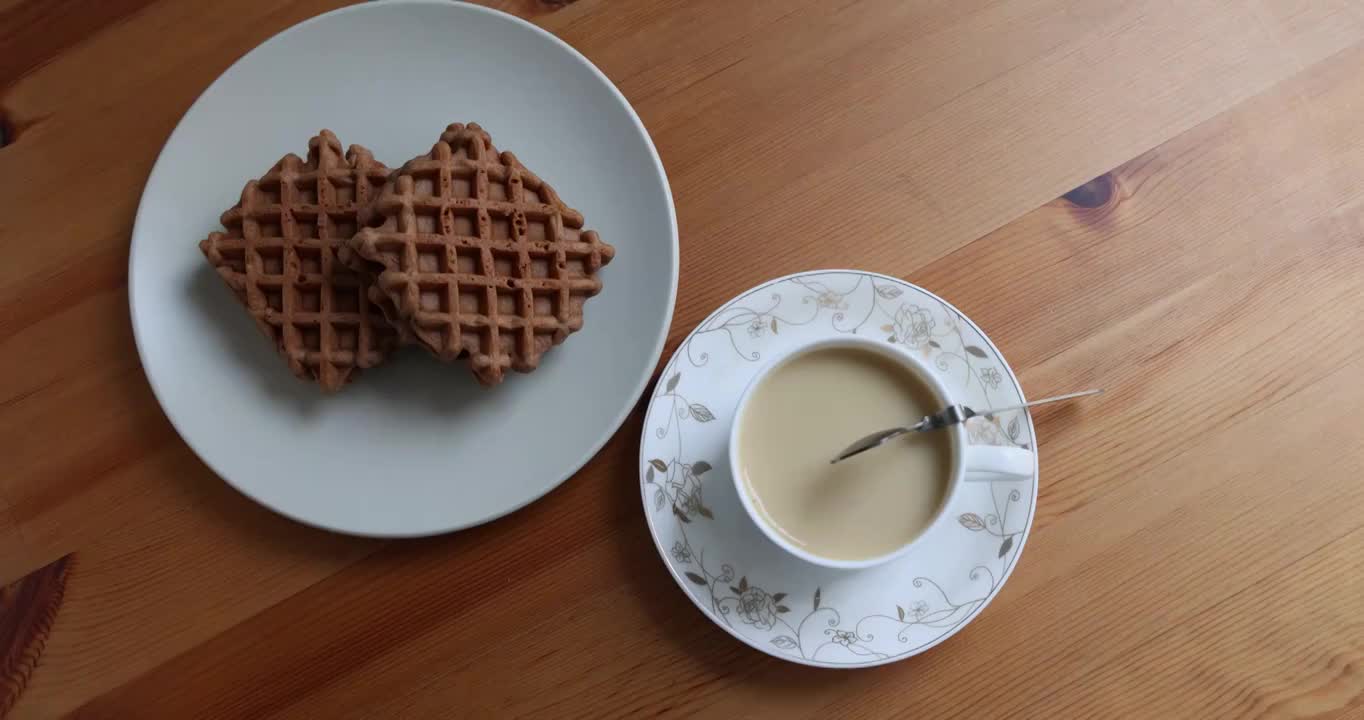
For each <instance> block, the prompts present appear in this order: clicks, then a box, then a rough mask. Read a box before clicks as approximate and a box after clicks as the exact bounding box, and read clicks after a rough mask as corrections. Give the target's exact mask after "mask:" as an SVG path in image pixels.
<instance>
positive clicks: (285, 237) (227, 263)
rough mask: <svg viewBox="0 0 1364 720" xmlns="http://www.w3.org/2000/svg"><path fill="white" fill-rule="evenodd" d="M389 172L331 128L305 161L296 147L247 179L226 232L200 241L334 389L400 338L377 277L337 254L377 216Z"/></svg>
mask: <svg viewBox="0 0 1364 720" xmlns="http://www.w3.org/2000/svg"><path fill="white" fill-rule="evenodd" d="M388 175H389V170H388V168H386V167H384V165H383V164H382V163H379V162H378V161H376V160H375V159H374V157H373V156H372V155H371V154H370V152H369V151H368V150H366V149H365V148H363V147H360V146H359V145H352V146H351V147H350V151H349V152H347V153H346V155H345V156H344V157H342V155H341V142H340V141H339V140H337V138H336V136H335V135H333V134H332V132H331V131H330V130H323V131H322V132H321V133H320V134H319V135H318V136H317V137H314V138H313V139H312V140H310V141H309V142H308V159H307V161H306V162H305V161H304V160H302V159H300V158H299V157H298V156H297V155H294V154H293V153H290V154H288V155H285V156H284V158H283V159H281V160H280V161H279V162H278V163H275V166H274V167H273V168H271V169H270V171H269V172H268V173H266V174H265V176H264V177H262V178H260V179H259V180H252V181H251V182H248V183H247V184H246V187H245V188H244V189H243V190H242V196H241V201H240V202H238V203H237V205H236V206H235V207H233V208H232V209H230V210H228V211H227V212H225V213H223V215H222V218H221V220H222V224H223V227H225V228H226V229H227V232H215V233H212V234H210V235H209V236H208V238H207V239H205V240H203V241H202V242H200V243H199V249H200V250H202V251H203V253H204V256H205V257H207V258H208V261H209V263H211V264H212V265H213V267H214V269H216V270H217V271H218V274H219V275H220V276H222V278H223V280H224V281H226V282H227V285H228V287H230V288H232V291H233V292H234V293H236V295H237V298H238V299H240V300H241V302H242V304H243V305H245V306H246V309H247V310H248V311H249V312H250V313H251V316H252V317H253V318H255V320H256V325H258V326H259V327H260V329H261V331H262V332H264V333H265V335H266V336H267V337H269V338H270V339H271V340H273V341H274V342H275V344H276V345H277V346H278V347H279V351H280V354H281V355H283V356H284V358H285V359H286V360H287V361H288V363H289V368H290V370H292V371H293V373H294V374H295V375H297V376H298V377H299V378H302V379H305V380H313V381H316V382H317V383H318V384H319V385H321V386H322V389H323V390H326V391H328V392H331V391H335V390H337V389H338V388H340V387H341V386H342V385H344V384H346V382H347V381H348V380H350V378H351V377H352V376H353V375H355V374H356V372H357V371H358V370H359V369H361V368H368V367H373V366H375V365H378V364H379V363H381V362H383V360H384V358H386V357H387V356H388V355H389V353H390V352H392V350H393V349H394V347H395V346H396V345H397V340H398V334H397V332H396V331H395V330H394V329H393V328H392V327H391V326H390V325H389V324H388V323H387V322H386V321H385V320H384V316H383V314H382V313H381V312H380V310H379V309H378V308H376V307H375V305H374V304H373V303H372V302H370V300H369V296H368V290H369V284H370V282H369V279H368V278H367V277H366V276H365V275H363V274H361V273H356V272H355V271H353V270H352V269H350V268H349V267H346V266H345V265H344V264H343V263H341V262H339V261H338V260H337V258H336V252H337V250H338V249H339V248H340V247H342V244H343V243H344V242H346V241H348V240H350V238H351V237H352V236H353V235H354V234H355V231H356V230H357V229H358V228H359V227H360V226H362V225H364V224H365V223H366V222H368V221H369V220H370V217H371V211H370V204H371V201H372V199H373V197H374V196H375V195H377V194H378V190H379V188H381V187H382V186H383V184H384V182H385V181H386V180H387V178H388Z"/></svg>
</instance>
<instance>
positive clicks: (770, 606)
mask: <svg viewBox="0 0 1364 720" xmlns="http://www.w3.org/2000/svg"><path fill="white" fill-rule="evenodd" d="M848 333H855V334H858V335H861V336H870V337H879V338H882V339H884V340H885V341H886V342H890V343H897V344H900V345H903V346H905V347H907V348H910V349H911V350H912V351H915V352H917V353H920V354H921V355H922V357H924V358H925V359H926V360H927V361H928V363H929V364H930V365H931V366H932V367H933V368H935V369H936V371H937V372H938V373H940V375H941V377H942V379H943V380H944V382H945V383H946V384H947V385H948V386H949V387H951V388H952V389H953V391H954V392H956V393H957V394H958V396H959V397H960V399H961V401H963V402H965V403H966V404H968V405H973V406H977V407H981V406H983V407H990V406H991V405H995V406H998V405H1005V404H1014V403H1018V402H1022V392H1021V390H1020V388H1019V385H1018V380H1017V378H1015V377H1014V374H1013V372H1012V371H1011V370H1010V369H1009V367H1008V365H1006V364H1005V362H1004V359H1003V358H1002V357H1001V356H1000V354H999V351H998V350H996V349H995V347H994V346H993V345H992V344H991V343H990V342H989V340H988V339H986V338H985V336H984V335H983V334H982V333H981V332H980V330H979V329H978V328H976V326H975V325H974V324H972V323H971V322H970V321H969V320H967V319H966V318H965V317H964V316H962V315H961V313H960V312H958V311H957V310H956V308H953V307H952V306H951V305H948V304H947V303H946V302H944V301H943V300H942V299H940V298H938V297H937V296H935V295H933V294H932V293H929V292H927V291H925V290H923V289H921V288H918V287H916V286H914V285H911V284H909V283H906V282H904V281H902V280H899V279H896V278H891V277H887V276H883V275H877V274H874V273H866V272H857V271H845V270H830V271H817V272H811V273H803V274H799V275H792V276H789V277H785V278H781V279H778V280H774V281H772V282H769V283H766V284H764V285H761V286H759V287H757V288H754V289H752V290H749V291H748V292H746V293H744V294H743V295H741V296H739V297H738V298H735V299H734V300H732V301H730V302H729V303H728V304H726V305H725V306H724V307H722V308H720V309H719V310H717V311H716V312H715V313H714V314H712V315H711V316H710V317H709V318H707V319H706V320H705V321H704V322H702V323H701V325H699V326H698V327H697V328H696V329H695V330H693V331H692V333H691V335H689V336H688V337H687V339H686V340H685V341H683V343H682V345H681V347H679V348H678V350H677V352H676V353H675V354H674V355H673V357H672V359H671V360H670V361H669V362H668V364H667V366H666V367H665V368H664V371H663V374H662V379H661V380H660V382H659V384H658V387H657V388H656V389H655V391H654V395H653V397H652V398H651V400H650V403H649V408H648V410H647V413H646V416H645V425H644V432H643V438H642V440H641V443H640V466H641V467H640V479H641V490H642V493H643V499H644V507H645V514H646V516H647V518H648V522H649V527H650V530H651V532H652V533H653V536H654V542H655V543H656V544H657V545H658V548H659V551H660V554H661V555H662V557H663V560H664V562H665V563H666V564H667V566H668V569H669V570H670V571H671V572H672V574H673V576H674V578H676V579H677V581H678V584H679V585H680V586H681V587H682V588H683V591H684V592H686V593H687V595H688V596H689V597H690V598H691V599H692V600H693V601H694V602H695V603H696V604H697V606H698V607H699V608H700V609H701V610H702V612H704V613H705V614H706V615H707V616H708V617H710V618H711V619H712V620H713V621H715V622H716V623H717V624H719V625H720V626H721V627H722V628H724V629H725V630H727V631H729V632H730V633H731V634H733V635H734V636H736V637H738V638H739V639H741V640H743V641H744V642H747V643H748V644H750V645H752V646H753V647H755V648H757V649H759V650H762V651H763V652H766V653H768V654H771V655H775V656H777V657H781V658H785V659H789V660H792V661H795V662H802V663H805V664H810V665H819V666H828V667H859V666H868V665H878V664H881V663H885V662H890V661H893V660H897V659H901V658H905V657H908V656H911V655H914V654H917V653H919V652H922V651H924V650H926V649H928V648H930V647H932V646H934V645H936V644H937V643H939V642H942V641H943V640H945V639H947V638H948V637H950V636H951V635H952V634H954V633H955V632H957V631H958V630H960V629H961V628H962V627H964V626H965V625H966V623H967V622H969V621H970V620H971V619H972V618H974V617H975V616H976V615H977V614H979V612H980V611H981V610H982V609H983V608H984V607H985V605H986V604H987V603H988V602H989V601H990V599H991V598H993V597H994V595H995V593H997V592H998V591H999V589H1000V587H1001V586H1002V585H1003V583H1004V581H1005V580H1006V579H1007V578H1008V576H1009V573H1010V572H1011V571H1012V570H1013V568H1014V566H1015V565H1016V563H1017V562H1018V557H1019V554H1020V553H1021V552H1022V549H1023V543H1024V540H1025V539H1026V536H1027V532H1028V529H1029V528H1030V527H1031V525H1032V516H1033V508H1034V506H1035V503H1036V499H1037V475H1036V472H1035V471H1034V473H1033V476H1032V477H1031V478H1030V479H1028V480H1025V481H1018V480H1008V479H1000V480H998V481H994V482H990V483H970V484H968V486H967V487H966V488H964V489H963V492H961V493H959V495H958V497H957V499H956V500H955V504H954V506H953V507H952V508H950V509H949V512H950V514H951V517H954V518H955V519H956V522H955V523H950V524H949V523H940V524H939V525H936V526H934V527H933V528H930V529H929V530H928V531H927V532H926V534H925V535H924V542H922V543H920V547H919V548H918V549H916V550H915V551H913V552H912V553H911V554H909V555H907V556H906V557H904V558H901V559H899V560H896V561H895V562H892V563H889V564H886V565H883V566H880V567H876V568H871V569H868V570H862V571H851V572H850V571H842V570H834V569H828V568H821V567H817V566H813V565H809V564H807V563H804V562H801V561H800V560H798V559H796V558H794V557H791V556H790V555H788V554H787V553H785V552H784V551H782V550H781V549H780V548H778V547H777V546H776V545H774V544H773V543H772V542H771V541H769V540H768V539H767V538H766V537H765V536H764V535H763V534H762V532H761V531H760V530H759V529H758V528H757V527H755V526H753V524H752V521H751V520H750V519H749V517H748V516H747V515H746V514H745V513H744V510H743V507H742V506H741V504H740V501H739V498H738V496H737V494H736V491H735V489H734V484H733V482H732V480H731V478H730V477H729V473H730V469H729V468H728V467H727V463H728V460H727V443H728V432H729V425H730V422H731V420H732V418H733V414H734V410H735V405H736V404H737V403H738V399H739V396H740V395H741V394H742V392H743V389H744V388H745V387H746V386H747V384H748V383H749V381H751V380H752V378H753V376H754V375H755V374H756V373H757V372H758V370H759V369H760V368H761V367H762V365H763V360H764V358H765V357H769V356H775V355H777V354H780V352H781V351H783V350H784V349H786V348H788V347H792V346H794V345H795V344H797V343H800V342H804V341H808V340H812V339H817V338H821V337H831V336H837V335H839V334H848ZM967 435H968V438H969V440H970V442H971V443H973V444H991V445H1014V446H1017V447H1022V448H1031V447H1032V446H1033V427H1032V419H1031V417H1030V416H1029V415H1028V414H1027V412H1026V411H1017V412H1013V413H1007V414H1004V415H1003V416H1002V417H995V418H993V419H990V420H986V419H984V418H975V419H973V420H972V421H970V422H968V424H967Z"/></svg>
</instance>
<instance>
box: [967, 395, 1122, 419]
mask: <svg viewBox="0 0 1364 720" xmlns="http://www.w3.org/2000/svg"><path fill="white" fill-rule="evenodd" d="M1101 392H1103V389H1102V388H1099V389H1097V390H1081V391H1080V392H1073V393H1066V394H1065V395H1055V396H1053V397H1049V398H1042V399H1041V400H1033V401H1032V402H1026V403H1023V404H1022V405H1010V406H1009V407H1002V408H990V409H989V410H980V411H974V410H973V411H971V417H975V416H977V415H998V414H999V413H1002V412H1009V411H1010V410H1022V409H1023V408H1030V407H1033V406H1035V405H1046V404H1047V403H1054V402H1061V401H1062V400H1071V399H1074V398H1079V397H1086V396H1089V395H1098V394H1099V393H1101Z"/></svg>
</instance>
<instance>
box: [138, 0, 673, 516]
mask: <svg viewBox="0 0 1364 720" xmlns="http://www.w3.org/2000/svg"><path fill="white" fill-rule="evenodd" d="M404 6H436V7H442V8H445V9H447V10H449V11H452V12H455V13H466V12H469V13H475V14H482V15H486V16H489V17H492V18H495V19H497V20H500V21H503V22H508V23H511V24H513V25H518V26H521V27H522V28H523V29H528V30H530V31H532V34H533V35H535V36H538V37H540V38H541V39H542V40H547V41H549V42H550V43H551V44H553V45H555V46H557V47H559V48H560V49H562V50H564V51H566V52H567V53H568V54H569V56H570V57H571V58H575V59H576V60H577V61H578V62H579V63H580V64H581V65H582V66H584V67H585V68H587V70H588V71H589V72H591V73H592V74H593V75H595V76H596V78H597V79H598V80H600V81H601V82H602V83H603V84H604V85H605V86H606V88H607V89H608V90H609V91H610V92H611V94H612V95H613V96H614V97H615V99H616V100H617V101H618V102H619V103H620V106H621V108H622V109H623V110H624V111H625V113H626V115H627V116H628V117H629V119H630V121H631V122H633V123H634V126H635V129H636V130H638V132H639V134H640V136H641V138H642V139H643V140H644V146H645V148H646V149H647V150H648V153H649V157H650V159H651V160H652V161H653V164H654V168H655V170H656V171H657V173H658V177H659V180H660V182H661V183H662V189H663V195H664V200H665V201H666V202H665V205H666V207H667V212H668V231H669V234H670V236H671V240H672V242H671V243H670V244H669V261H670V263H671V265H672V273H671V275H670V277H669V284H668V298H667V305H666V312H665V313H664V317H663V322H662V323H661V325H660V327H659V329H658V333H657V337H655V338H654V344H653V349H652V350H651V351H650V352H649V357H651V358H652V361H651V362H649V363H647V364H646V365H645V370H644V371H643V372H642V373H641V377H640V378H639V379H638V380H637V381H636V382H635V385H634V389H633V390H632V391H631V393H630V395H629V397H630V400H629V401H628V402H626V403H624V404H623V406H622V408H621V410H620V411H619V412H618V413H617V414H616V416H615V418H614V419H613V420H612V421H611V422H610V423H609V424H608V425H606V426H605V427H604V432H603V433H602V435H601V437H600V438H598V439H597V440H596V441H595V442H593V443H591V444H590V445H589V446H588V447H587V448H585V450H584V452H583V455H582V457H581V459H580V460H578V461H577V462H576V463H573V464H572V466H571V467H570V468H569V469H567V470H566V471H564V472H563V473H562V476H561V477H560V478H559V479H557V480H556V481H554V482H552V483H549V484H548V485H547V486H546V487H545V489H544V490H543V491H541V492H539V493H536V494H534V495H532V496H530V497H528V498H526V499H525V500H524V501H522V502H521V503H519V504H515V505H512V506H510V507H507V508H504V509H502V510H500V511H497V512H494V513H492V514H489V515H486V516H484V517H481V518H479V519H476V520H472V521H467V522H461V523H456V524H453V525H448V526H442V527H440V528H434V529H424V530H421V531H416V532H380V531H373V530H356V529H354V528H349V527H345V526H344V525H343V524H335V523H327V522H324V521H321V520H319V519H317V518H313V517H305V516H303V515H301V514H299V513H297V512H295V511H293V510H290V509H286V508H284V507H280V506H278V505H276V504H273V503H269V502H266V501H265V500H264V499H262V498H261V497H259V496H258V495H257V494H255V493H253V492H251V491H250V490H249V489H248V488H247V487H244V486H243V484H242V483H239V482H236V481H234V480H233V479H232V478H230V477H229V476H228V475H227V474H225V473H223V472H222V471H221V470H220V469H219V467H218V466H217V465H216V464H215V463H214V462H212V461H211V460H209V458H208V457H207V456H206V455H205V454H204V453H203V452H202V451H201V449H200V446H199V444H198V443H196V442H195V441H194V440H192V439H191V438H190V437H189V435H187V434H186V432H185V427H184V425H183V422H182V421H181V420H177V418H176V417H175V415H174V414H173V413H172V412H171V410H170V408H169V407H168V406H167V404H166V401H165V399H164V397H163V390H162V388H161V387H160V386H159V385H158V383H157V380H156V378H155V377H154V376H153V373H152V372H151V371H150V369H149V367H150V366H149V365H148V364H147V351H146V349H145V347H144V345H145V342H146V341H145V340H144V339H143V334H144V333H145V330H144V329H143V328H142V327H141V325H140V323H139V322H138V309H137V297H138V293H137V291H136V287H137V276H138V274H137V268H136V265H137V257H138V252H137V251H138V246H139V239H140V238H141V237H142V236H143V235H145V234H147V231H146V230H145V227H146V225H145V224H146V223H147V222H149V220H147V217H149V216H150V213H151V212H152V210H151V209H150V208H149V207H148V205H147V203H146V199H147V189H148V188H150V187H151V186H152V184H153V183H154V182H156V181H157V180H158V177H159V174H161V173H163V172H165V171H166V170H165V163H166V161H167V158H166V149H167V148H168V147H170V145H171V144H172V142H174V141H175V139H176V137H177V136H178V135H179V134H180V133H181V132H182V131H183V130H184V122H185V118H186V117H188V116H189V115H190V113H192V112H194V109H195V108H196V107H198V106H199V104H200V103H201V102H203V100H204V98H205V97H208V95H209V94H210V93H212V92H213V90H214V88H216V87H217V86H218V84H219V83H220V82H221V81H222V79H223V78H224V77H226V76H227V75H228V74H229V73H231V72H232V71H233V70H234V69H236V68H237V67H238V66H239V65H241V64H242V63H243V62H246V61H247V60H248V59H249V58H250V57H251V56H252V55H254V54H255V53H256V52H258V51H259V50H260V49H261V48H263V47H265V46H266V45H269V44H271V43H274V42H277V41H281V40H283V39H286V38H287V37H288V36H289V35H290V34H292V33H294V32H297V31H301V30H303V29H305V28H307V27H308V26H310V25H312V24H314V23H317V22H321V21H324V20H325V19H328V18H333V17H336V16H339V15H345V14H350V13H366V12H385V11H392V10H394V9H398V8H402V7H404ZM679 244H680V243H679V233H678V226H677V206H676V202H675V201H674V198H673V191H672V184H671V183H670V182H669V180H668V173H667V169H666V168H665V167H664V166H663V160H662V158H661V157H660V156H659V154H658V148H657V147H656V146H655V145H654V140H653V136H651V135H650V134H649V130H648V128H647V127H645V125H644V122H643V120H641V119H640V117H639V113H637V112H636V111H635V108H634V106H633V105H631V104H630V101H629V99H627V98H626V97H625V95H624V93H622V92H621V91H620V88H618V87H617V86H616V84H615V83H614V82H612V81H611V78H610V77H608V76H607V75H606V73H604V72H602V71H601V69H600V68H598V67H597V66H596V65H595V64H594V63H593V62H592V61H591V60H589V59H588V58H587V57H586V56H585V55H583V54H582V53H581V52H579V51H578V50H577V49H576V48H574V47H573V46H572V45H570V44H568V43H567V42H565V41H564V40H563V39H561V38H559V37H558V36H557V35H555V34H554V33H551V32H550V31H548V30H546V29H544V28H542V27H540V26H538V25H536V24H534V23H531V22H529V21H527V20H524V19H522V18H519V17H517V16H515V15H512V14H510V13H505V12H502V11H500V10H494V9H492V8H489V7H484V6H482V5H474V4H471V3H465V2H451V1H450V0H384V2H375V3H360V4H356V5H348V6H346V7H342V8H337V9H335V10H330V11H328V12H325V13H321V14H318V15H314V16H313V17H310V18H307V19H305V20H302V21H299V22H297V23H295V24H293V25H290V26H289V27H286V28H284V29H282V30H280V31H279V32H277V33H275V34H274V35H271V36H270V37H268V38H266V39H265V40H262V41H261V42H260V43H258V44H256V45H255V46H253V47H252V48H251V49H250V50H247V51H246V52H245V53H243V54H242V55H241V56H240V57H238V58H237V59H236V60H233V61H232V64H231V65H228V66H227V67H226V68H225V69H223V70H222V71H221V72H220V73H218V75H217V77H215V78H214V79H213V81H212V82H211V83H209V84H208V86H207V87H205V88H204V89H203V91H202V92H200V93H199V95H198V96H196V97H195V98H194V102H192V103H190V105H189V107H187V108H185V111H184V112H183V113H182V114H181V115H180V119H179V120H177V121H176V123H175V128H174V129H173V130H171V133H170V134H169V135H167V136H166V140H165V141H164V142H163V143H162V145H161V150H160V151H159V152H157V155H156V161H155V162H154V163H153V164H152V169H151V171H150V172H149V173H148V174H147V180H146V181H145V182H144V183H143V185H142V192H141V194H140V195H139V197H138V203H137V212H136V213H135V214H134V216H133V227H132V233H131V236H130V240H129V243H128V315H129V318H130V321H131V324H132V329H133V344H134V346H135V347H136V349H137V357H138V362H139V364H141V365H142V375H143V377H145V378H146V379H147V384H148V386H150V387H151V391H152V396H153V397H154V398H155V399H156V404H157V405H158V406H159V407H160V408H161V413H162V414H163V415H165V416H166V419H167V420H169V421H170V424H171V427H172V428H174V429H175V433H176V435H178V436H179V437H180V439H181V441H183V442H184V443H185V445H186V446H188V447H189V449H190V451H191V452H193V453H194V455H195V457H197V458H198V459H199V461H200V462H202V463H204V465H206V466H207V467H208V469H209V470H211V471H212V472H213V474H214V475H217V476H218V477H219V478H220V479H221V480H222V481H223V482H224V483H226V484H227V485H228V486H229V487H231V488H233V489H234V490H236V491H237V492H239V493H241V494H242V495H244V496H246V497H247V498H249V499H250V500H251V501H253V502H255V503H256V504H258V505H260V506H262V507H265V508H267V509H269V510H270V511H271V512H275V513H278V514H280V515H282V516H284V517H286V518H289V519H290V520H293V521H294V522H298V523H301V524H303V525H307V526H310V527H314V528H318V529H321V530H327V531H330V532H336V533H341V534H345V535H352V536H356V537H372V538H419V537H432V536H436V535H444V534H447V533H452V532H457V531H459V530H465V529H468V528H471V527H476V526H478V525H483V524H485V523H489V522H492V521H494V520H497V519H500V518H503V517H506V516H507V515H510V514H512V513H514V512H516V511H518V510H521V509H522V508H525V507H526V506H528V505H530V504H532V503H534V502H536V501H537V500H539V499H541V498H543V497H544V496H546V495H548V494H549V493H551V492H553V491H554V490H556V489H557V488H559V487H561V486H562V485H563V484H564V483H565V482H567V481H568V480H569V479H570V478H572V477H573V476H574V475H576V474H577V473H578V472H579V471H580V470H582V469H583V467H585V466H586V465H587V464H588V463H589V462H591V461H592V459H593V458H595V457H596V456H597V453H598V452H600V451H601V449H602V448H603V447H605V446H606V443H608V442H610V441H611V438H613V437H615V436H616V434H617V433H618V432H619V431H620V428H621V426H622V425H623V424H624V423H625V420H626V419H627V418H628V417H629V416H630V413H631V411H633V410H634V407H635V405H636V404H638V402H639V399H640V397H642V396H643V394H644V392H645V390H647V389H648V385H649V383H650V381H651V380H652V379H653V375H654V371H655V370H657V368H658V363H659V360H660V359H661V358H662V355H663V348H664V346H665V344H666V343H667V339H668V332H669V330H670V329H671V328H672V320H673V315H674V313H675V312H676V309H677V288H678V276H679V271H680V254H681V253H680V247H679Z"/></svg>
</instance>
